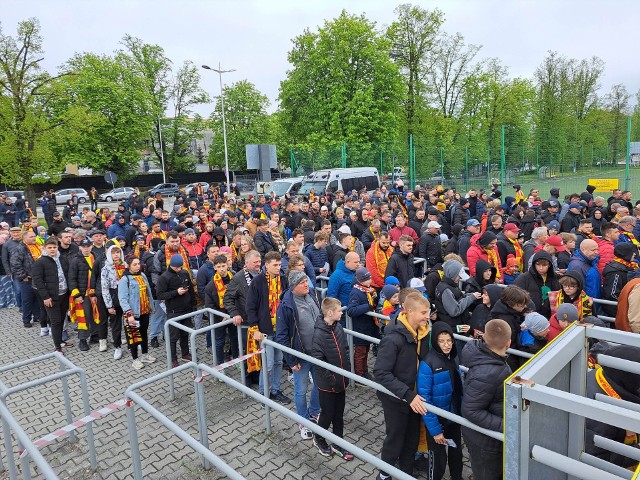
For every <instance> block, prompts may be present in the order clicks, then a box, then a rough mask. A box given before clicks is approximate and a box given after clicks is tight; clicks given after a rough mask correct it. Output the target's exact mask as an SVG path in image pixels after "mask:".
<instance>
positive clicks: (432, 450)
mask: <svg viewBox="0 0 640 480" xmlns="http://www.w3.org/2000/svg"><path fill="white" fill-rule="evenodd" d="M442 433H443V434H444V438H447V439H449V440H453V441H454V442H456V445H457V447H456V448H453V447H448V446H447V445H440V444H439V443H436V442H435V440H434V439H433V437H432V436H431V435H429V432H428V431H427V445H428V446H429V472H428V474H427V478H428V479H429V480H441V479H442V477H443V476H444V472H445V470H446V468H447V460H448V461H449V475H450V476H451V480H462V434H461V433H460V425H458V424H457V423H451V422H449V423H447V424H445V425H444V427H443V429H442Z"/></svg>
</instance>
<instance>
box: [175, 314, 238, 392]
mask: <svg viewBox="0 0 640 480" xmlns="http://www.w3.org/2000/svg"><path fill="white" fill-rule="evenodd" d="M205 313H206V314H207V316H208V318H209V325H208V326H206V327H201V328H198V329H195V328H191V327H188V326H186V325H182V324H181V323H179V321H180V320H185V319H188V318H192V317H195V316H196V315H198V314H205ZM214 316H218V317H222V318H223V319H225V320H222V321H221V322H218V323H214V320H213V318H214ZM231 324H233V320H232V319H231V317H230V316H229V315H228V314H226V313H224V312H220V311H218V310H214V309H213V308H207V307H205V308H201V309H200V310H196V311H195V312H190V313H186V314H184V315H180V316H177V317H173V318H170V319H167V321H166V322H165V324H164V335H165V336H164V338H165V349H166V354H167V370H171V369H172V360H171V343H170V334H169V331H170V327H174V328H177V329H179V330H182V331H184V332H187V333H188V334H189V348H190V349H191V361H192V362H194V363H196V364H197V363H198V352H197V349H196V337H197V336H198V335H202V334H205V333H207V332H212V339H211V343H212V345H211V354H212V359H213V364H214V365H217V364H218V358H217V354H216V348H215V334H214V333H215V330H216V329H218V328H222V327H226V326H227V325H231ZM236 330H237V335H238V351H239V355H238V356H240V357H241V356H242V355H243V342H242V329H241V328H236ZM239 365H240V372H241V376H242V381H243V382H245V381H246V379H245V368H244V362H240V363H239ZM197 375H198V376H199V375H200V372H197ZM167 380H168V382H169V399H170V400H174V399H175V388H174V383H173V375H169V376H168V377H167Z"/></svg>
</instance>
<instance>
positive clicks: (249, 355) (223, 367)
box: [201, 348, 262, 378]
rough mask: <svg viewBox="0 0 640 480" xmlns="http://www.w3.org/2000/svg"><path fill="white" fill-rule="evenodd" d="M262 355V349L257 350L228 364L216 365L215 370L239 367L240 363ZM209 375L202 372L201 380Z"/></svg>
mask: <svg viewBox="0 0 640 480" xmlns="http://www.w3.org/2000/svg"><path fill="white" fill-rule="evenodd" d="M260 353H262V348H260V349H258V350H256V351H255V352H253V353H247V354H246V355H242V356H241V357H238V358H234V359H233V360H229V361H228V362H224V363H221V364H220V365H216V366H215V367H213V368H215V369H216V370H217V371H220V370H224V369H225V368H227V367H231V366H232V365H237V364H238V363H240V362H244V361H245V360H246V359H247V358H251V357H253V356H254V355H258V354H260ZM209 375H211V374H210V373H208V372H202V375H201V378H204V377H207V376H209Z"/></svg>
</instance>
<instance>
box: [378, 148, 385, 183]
mask: <svg viewBox="0 0 640 480" xmlns="http://www.w3.org/2000/svg"><path fill="white" fill-rule="evenodd" d="M378 174H379V175H380V176H382V175H384V167H383V165H382V148H381V149H380V171H379V172H378Z"/></svg>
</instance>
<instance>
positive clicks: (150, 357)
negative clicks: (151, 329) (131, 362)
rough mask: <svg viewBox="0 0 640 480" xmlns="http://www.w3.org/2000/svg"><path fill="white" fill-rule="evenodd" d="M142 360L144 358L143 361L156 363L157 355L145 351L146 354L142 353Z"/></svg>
mask: <svg viewBox="0 0 640 480" xmlns="http://www.w3.org/2000/svg"><path fill="white" fill-rule="evenodd" d="M140 360H142V362H143V363H155V361H156V357H154V356H153V355H151V354H150V353H145V354H144V355H142V357H141V358H140Z"/></svg>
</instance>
